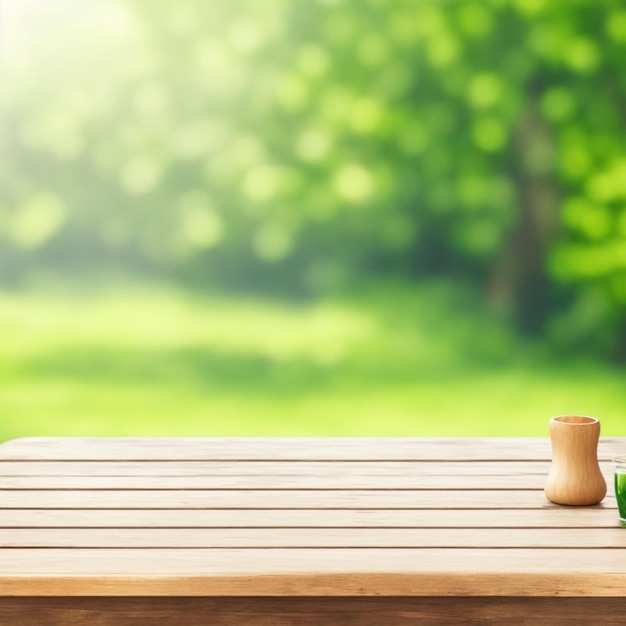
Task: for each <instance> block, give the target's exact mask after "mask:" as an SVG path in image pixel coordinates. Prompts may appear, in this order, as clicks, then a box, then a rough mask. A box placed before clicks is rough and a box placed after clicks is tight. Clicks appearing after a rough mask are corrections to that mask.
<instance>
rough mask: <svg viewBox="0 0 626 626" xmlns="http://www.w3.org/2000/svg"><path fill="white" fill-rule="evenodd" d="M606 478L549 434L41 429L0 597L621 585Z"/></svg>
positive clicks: (620, 544)
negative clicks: (588, 487) (92, 433)
mask: <svg viewBox="0 0 626 626" xmlns="http://www.w3.org/2000/svg"><path fill="white" fill-rule="evenodd" d="M625 452H626V438H624V439H607V438H602V439H601V441H600V445H599V457H600V465H601V468H602V470H603V472H604V474H605V477H606V479H607V484H608V487H609V492H608V495H607V497H606V499H605V500H604V502H603V503H602V504H600V505H598V506H593V507H583V508H572V507H562V506H557V505H554V504H551V503H550V502H548V501H547V500H546V498H545V496H544V493H543V487H544V484H545V479H546V476H547V473H548V469H549V464H550V456H551V450H550V443H549V440H548V439H547V438H546V439H424V438H401V439H400V438H398V439H393V438H346V439H326V438H318V439H288V438H281V439H262V438H256V439H231V438H219V439H218V438H145V439H140V438H138V439H130V438H93V439H83V438H30V439H18V440H14V441H10V442H7V443H5V444H3V445H1V446H0V596H30V595H33V596H35V595H38V596H53V595H59V596H61V595H62V596H107V595H111V596H131V595H138V596H151V595H159V596H238V595H241V596H262V595H263V596H320V595H328V596H361V595H371V596H385V595H390V596H399V595H403V596H447V595H450V596H452V595H455V596H458V595H468V596H555V595H561V596H624V595H626V528H621V527H620V525H619V521H618V515H617V510H616V504H615V498H614V492H613V479H612V466H611V462H610V459H611V458H612V457H613V456H615V455H617V454H619V453H622V454H623V453H625Z"/></svg>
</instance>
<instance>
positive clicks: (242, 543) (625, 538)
mask: <svg viewBox="0 0 626 626" xmlns="http://www.w3.org/2000/svg"><path fill="white" fill-rule="evenodd" d="M155 547H158V548H159V549H161V548H340V549H345V548H583V549H589V548H626V533H625V532H624V530H623V529H622V528H621V527H618V526H617V525H616V527H615V528H611V529H607V528H596V529H589V528H574V529H562V528H558V529H552V528H534V529H530V528H470V529H468V528H445V529H441V528H373V529H372V528H343V529H342V528H313V527H310V528H299V529H294V528H279V529H276V528H203V529H199V528H185V529H180V528H168V529H160V528H159V529H154V528H152V529H149V528H130V529H129V528H118V529H111V528H107V529H100V528H98V529H85V528H70V529H61V528H55V529H5V530H4V531H3V532H2V535H1V536H0V548H155Z"/></svg>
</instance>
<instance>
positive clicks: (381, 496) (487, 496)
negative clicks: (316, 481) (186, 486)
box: [0, 489, 616, 510]
mask: <svg viewBox="0 0 626 626" xmlns="http://www.w3.org/2000/svg"><path fill="white" fill-rule="evenodd" d="M0 502H1V503H2V508H4V509H32V508H41V509H273V508H278V509H387V510H392V509H433V508H435V509H447V510H454V509H519V508H521V509H524V508H553V507H557V506H558V505H556V504H552V503H550V502H548V500H546V497H545V495H544V493H543V491H542V490H532V491H522V490H518V491H513V490H509V489H506V490H492V491H471V490H465V491H463V490H454V489H446V490H438V489H435V490H410V489H406V490H385V489H380V490H374V491H368V490H342V489H337V490H313V489H312V490H299V491H296V490H290V489H284V490H272V489H267V490H262V489H259V490H235V489H232V490H213V491H187V490H183V489H181V490H172V491H160V490H153V491H139V490H131V489H129V490H125V491H121V490H120V491H90V490H67V491H64V490H58V491H55V490H48V491H18V490H13V491H11V490H0ZM599 506H600V507H604V508H615V506H616V505H615V502H614V499H612V498H606V499H605V500H604V501H603V503H602V504H600V505H599Z"/></svg>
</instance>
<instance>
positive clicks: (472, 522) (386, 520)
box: [0, 507, 626, 532]
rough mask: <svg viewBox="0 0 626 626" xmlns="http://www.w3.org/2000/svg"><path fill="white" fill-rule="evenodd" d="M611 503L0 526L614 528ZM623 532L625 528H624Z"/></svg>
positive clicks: (63, 518) (35, 513)
mask: <svg viewBox="0 0 626 626" xmlns="http://www.w3.org/2000/svg"><path fill="white" fill-rule="evenodd" d="M617 525H618V520H617V513H616V511H615V510H614V509H609V508H604V507H553V508H540V509H490V510H489V512H488V513H487V514H486V513H485V512H484V511H482V510H474V509H455V510H454V515H450V513H449V512H448V511H447V510H445V509H442V510H439V509H422V510H420V509H409V510H407V509H404V510H403V509H397V510H395V511H393V515H392V516H390V514H389V513H388V512H387V511H386V510H384V509H341V510H333V509H301V510H298V509H294V510H291V509H279V510H274V509H248V510H246V511H245V512H242V511H241V510H238V509H235V510H232V509H215V510H202V509H178V510H176V509H169V510H164V509H127V510H100V509H91V510H90V509H86V510H82V509H4V510H1V509H0V528H67V527H71V528H120V527H121V528H267V527H271V528H293V527H307V528H308V527H311V526H315V527H318V528H376V527H381V526H382V527H394V528H420V527H421V528H511V527H513V528H614V527H615V526H617ZM625 532H626V531H625Z"/></svg>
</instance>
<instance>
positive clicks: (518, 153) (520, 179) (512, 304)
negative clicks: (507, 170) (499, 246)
mask: <svg viewBox="0 0 626 626" xmlns="http://www.w3.org/2000/svg"><path fill="white" fill-rule="evenodd" d="M538 145H540V146H541V148H540V150H537V146H538ZM551 149H552V147H551V140H550V137H549V134H548V131H547V129H546V127H545V124H544V123H543V120H542V119H541V117H540V116H539V114H538V112H537V111H536V109H535V107H534V106H530V107H529V108H528V110H527V111H526V113H525V114H524V115H523V116H522V118H521V120H520V123H519V125H518V128H517V131H516V133H515V136H514V139H513V157H514V158H513V160H514V165H513V172H512V177H513V180H514V183H515V187H516V190H517V197H518V205H519V211H520V214H519V219H518V222H517V225H516V227H515V229H514V230H513V232H512V233H511V236H510V238H509V241H508V243H507V245H506V247H505V248H504V250H503V252H502V254H501V255H500V258H499V259H498V261H497V262H496V265H495V267H494V269H493V273H492V276H491V281H490V283H489V286H488V296H489V298H490V300H492V301H495V302H497V303H499V304H501V305H504V306H506V307H507V308H510V309H512V310H513V312H514V315H515V319H516V322H517V324H518V327H519V328H520V330H521V331H522V332H524V333H526V334H530V335H535V334H539V333H541V332H542V330H543V328H544V324H545V321H546V318H547V317H548V314H549V313H550V309H551V307H552V303H553V288H552V287H553V286H552V282H551V280H550V277H549V275H548V273H547V269H546V265H547V259H548V253H549V250H550V246H551V244H552V242H553V241H554V239H555V237H556V235H557V233H558V228H559V215H558V214H559V204H560V198H559V194H558V191H557V188H556V185H555V182H554V180H553V178H552V176H551V172H550V171H549V168H548V167H546V164H545V163H537V162H533V154H536V153H537V152H539V153H541V151H542V150H543V151H546V150H547V151H550V150H551ZM544 154H545V152H544ZM548 160H549V157H548ZM548 165H549V164H548Z"/></svg>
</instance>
